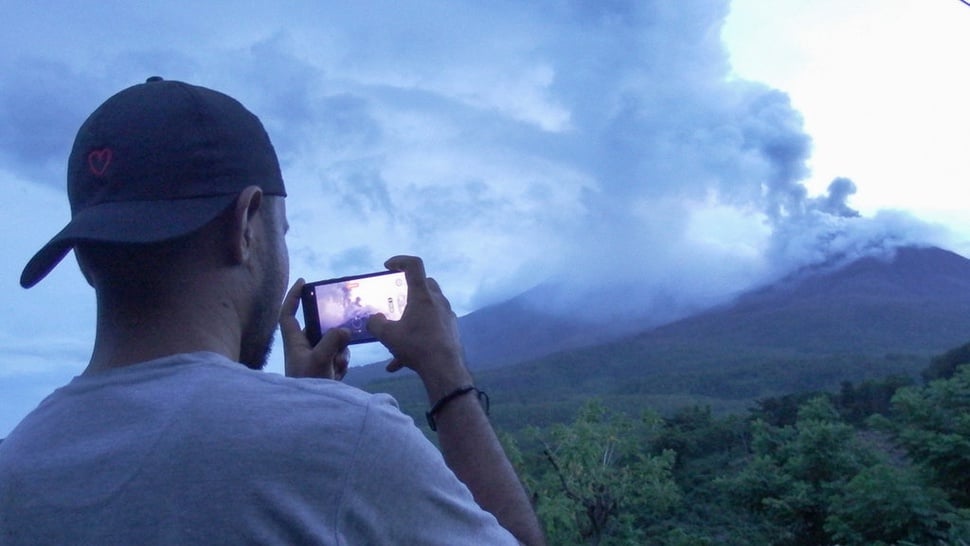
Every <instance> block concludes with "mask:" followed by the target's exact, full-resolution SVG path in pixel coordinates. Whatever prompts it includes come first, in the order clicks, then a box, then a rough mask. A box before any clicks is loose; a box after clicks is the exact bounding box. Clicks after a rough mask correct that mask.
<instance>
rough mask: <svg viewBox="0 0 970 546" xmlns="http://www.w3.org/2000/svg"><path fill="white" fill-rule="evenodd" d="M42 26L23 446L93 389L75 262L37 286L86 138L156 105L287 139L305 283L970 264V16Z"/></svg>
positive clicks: (14, 210) (12, 106)
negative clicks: (169, 90) (176, 104)
mask: <svg viewBox="0 0 970 546" xmlns="http://www.w3.org/2000/svg"><path fill="white" fill-rule="evenodd" d="M35 6H36V4H33V3H16V4H14V5H7V6H5V8H4V15H5V16H4V20H5V30H4V33H3V34H0V70H2V71H3V74H4V78H3V80H2V81H0V117H2V119H3V120H4V123H3V124H0V185H2V187H4V188H5V190H6V192H5V194H6V195H7V196H8V201H7V202H8V206H7V207H6V209H5V214H4V215H3V216H2V217H0V233H2V235H0V236H2V237H3V243H2V244H0V255H2V259H0V283H2V285H3V286H4V287H6V290H4V295H3V296H0V301H2V302H3V308H4V309H5V310H6V311H7V312H6V313H5V314H4V317H3V318H0V349H2V350H3V353H4V354H5V359H4V361H3V362H2V363H0V400H2V401H3V402H2V405H0V437H3V436H5V435H6V434H7V433H8V432H9V430H10V429H12V427H13V426H14V425H15V424H16V422H17V421H19V419H20V418H22V417H23V415H24V414H26V412H28V411H29V410H30V409H31V408H33V407H34V406H36V404H37V403H38V402H39V401H40V400H41V399H42V397H43V396H45V395H46V394H47V393H49V392H50V391H51V390H52V389H54V388H56V387H57V386H59V385H61V384H64V383H65V382H67V381H69V380H70V378H71V377H72V376H74V375H76V374H78V373H80V371H81V370H83V367H84V365H85V363H86V361H87V358H88V356H89V351H90V346H91V342H92V339H93V331H94V330H93V324H94V299H93V294H91V292H90V289H88V287H87V286H86V285H85V284H84V282H83V280H82V278H81V276H80V274H79V273H78V272H77V268H76V266H75V265H74V263H73V259H72V258H68V259H67V260H65V262H64V263H63V264H62V265H61V266H59V267H58V268H57V269H56V270H55V271H54V273H53V274H52V275H51V276H49V277H48V278H47V279H45V280H44V281H42V282H41V283H40V284H39V285H38V286H37V287H35V288H33V289H31V290H29V291H27V290H23V289H21V288H20V287H19V285H18V284H17V283H18V279H19V276H20V271H21V269H22V267H23V265H24V264H25V263H26V261H27V259H29V257H30V256H31V255H32V254H33V253H34V252H35V251H36V250H37V249H39V248H40V246H41V245H43V243H44V242H46V241H47V239H49V238H50V237H51V236H52V235H54V233H56V232H57V231H58V230H59V229H60V228H61V227H62V226H63V225H64V224H65V223H66V222H67V221H68V218H69V210H68V205H67V199H66V195H65V193H64V172H65V161H66V157H67V154H68V152H69V149H70V145H71V141H72V140H73V137H74V133H75V131H76V130H77V127H78V126H79V125H80V123H81V122H82V121H83V119H84V118H85V117H86V116H87V114H89V113H90V111H91V110H93V109H94V108H95V107H96V106H97V105H98V104H100V103H101V102H102V101H103V100H104V99H106V98H107V97H108V96H109V95H111V94H113V93H115V92H117V91H119V90H120V89H122V88H124V87H127V86H128V85H131V84H134V83H138V82H140V81H144V79H145V78H147V77H148V76H151V75H161V76H164V77H166V78H168V79H181V80H186V81H190V82H192V83H196V84H200V85H205V86H208V87H213V88H216V89H219V90H221V91H224V92H227V93H229V94H230V95H233V96H235V97H237V98H239V99H240V100H241V101H242V102H243V103H244V104H246V105H247V106H248V107H249V108H250V109H252V110H253V111H254V112H255V113H256V114H257V115H259V116H260V117H261V119H263V121H264V123H265V124H266V126H267V129H268V131H269V133H270V136H271V137H272V138H273V140H274V143H275V145H276V148H277V150H278V151H279V153H280V156H281V161H282V163H283V169H284V175H285V176H286V179H287V184H288V190H289V193H290V196H291V197H290V198H289V199H288V202H287V209H288V214H289V220H290V224H291V232H290V233H291V235H290V236H289V246H290V251H291V262H292V276H293V277H294V278H295V277H297V276H304V277H307V278H310V279H314V280H315V279H322V278H327V277H334V276H341V275H350V274H356V273H363V272H368V271H375V270H377V269H380V267H381V263H382V262H383V260H384V259H385V258H386V257H388V256H390V255H393V254H397V253H402V252H405V253H415V254H419V255H422V256H423V257H424V258H425V259H426V261H427V263H428V267H429V270H430V272H431V273H432V274H433V275H434V276H436V277H437V278H438V279H439V281H440V282H441V284H442V285H443V287H444V289H445V291H446V293H447V294H448V295H449V297H450V298H451V300H452V302H453V304H454V305H455V307H456V308H457V309H458V310H459V311H461V312H469V311H472V310H474V309H476V308H478V307H480V306H482V305H486V304H489V303H494V302H497V301H501V300H502V299H505V298H508V297H511V296H513V295H515V294H517V293H518V292H520V291H522V290H524V289H526V288H528V287H530V286H533V285H535V284H536V283H539V282H542V281H544V280H546V279H547V278H549V277H553V278H556V279H559V280H560V281H561V282H566V283H567V285H568V286H570V290H567V291H566V292H567V293H574V292H575V293H576V294H580V295H582V294H584V292H583V287H584V286H589V285H590V284H591V281H592V280H596V281H597V282H601V280H602V279H614V280H615V281H616V282H626V283H633V284H635V285H637V286H639V287H641V288H642V290H643V293H642V294H640V295H637V296H634V297H633V298H632V299H631V301H630V304H631V305H636V306H644V305H647V306H649V305H650V302H652V301H656V300H657V298H655V297H654V296H656V295H657V294H665V295H668V296H669V295H671V294H672V295H673V297H672V298H660V299H661V300H662V301H674V302H676V303H677V304H682V305H685V306H689V305H697V304H701V303H703V302H706V301H714V300H716V299H718V298H724V297H727V296H728V295H730V294H732V293H735V292H737V291H738V290H742V289H744V288H746V287H749V286H751V285H752V284H753V283H756V282H759V281H764V280H765V279H770V278H771V277H772V276H776V275H778V274H783V273H784V272H786V271H790V270H791V269H793V268H796V267H800V266H803V265H806V264H809V263H812V262H815V261H818V260H822V259H826V258H827V257H828V256H831V255H833V254H841V255H846V256H852V255H857V254H859V253H865V252H870V251H872V250H873V249H878V248H883V247H884V246H886V245H893V244H905V243H932V244H939V245H942V246H945V247H947V248H950V249H952V250H955V251H958V252H960V253H962V254H964V255H970V243H968V241H970V220H968V219H967V215H966V214H964V209H965V207H966V205H965V199H966V198H967V195H968V194H967V192H966V191H965V190H964V189H963V188H964V185H965V184H966V183H967V182H968V181H970V161H968V160H967V158H966V153H965V151H964V149H963V148H965V145H966V142H968V136H970V135H968V134H967V133H968V129H967V128H968V127H970V101H968V100H967V97H970V80H968V79H967V78H965V77H963V72H964V70H963V69H962V68H963V67H964V66H965V65H966V58H965V55H966V52H968V51H970V7H967V6H965V5H964V4H962V3H961V2H959V1H958V0H854V1H853V2H844V1H837V0H817V1H814V2H805V1H804V0H802V1H795V0H772V1H770V2H769V1H763V0H762V1H758V0H736V1H735V2H733V4H732V5H731V6H730V15H729V14H728V12H729V5H728V2H727V1H726V0H725V1H721V2H718V1H712V0H684V1H682V2H667V1H665V0H663V1H661V0H654V1H644V0H626V1H619V2H608V3H607V2H603V3H600V2H563V3H557V4H554V6H555V7H552V8H550V7H549V4H548V3H539V2H519V1H511V0H510V1H505V2H494V3H487V4H486V3H481V2H475V1H473V0H467V1H464V2H462V1H455V2H440V1H431V0H416V1H415V2H408V3H400V2H393V1H390V0H387V1H372V2H357V3H343V2H340V3H338V2H318V1H302V2H301V1H293V2H276V3H265V4H261V3H258V2H253V3H247V4H246V8H240V7H238V6H234V7H233V8H232V9H229V8H226V7H225V6H223V5H222V4H219V3H199V2H188V1H181V0H173V1H171V2H166V3H159V4H151V5H150V6H147V7H146V5H144V4H142V3H139V4H137V5H135V4H132V3H129V2H124V1H121V0H104V1H102V2H97V3H94V4H86V6H85V9H83V10H78V9H77V7H76V5H75V4H74V3H70V2H66V1H64V0H59V1H51V2H45V3H44V5H43V8H38V7H35ZM263 6H265V7H263ZM229 13H231V14H232V15H231V16H228V14H229ZM725 20H726V25H722V23H724V22H725ZM722 27H723V37H724V40H725V42H726V43H727V45H728V48H725V47H724V44H723V43H722V41H721V36H722V32H721V31H722ZM728 63H730V64H728ZM789 99H790V102H789ZM809 168H810V171H809V170H808V169H809ZM837 177H846V178H848V179H851V181H852V182H848V181H842V182H839V183H838V184H835V185H833V186H832V190H831V191H829V184H830V183H831V182H832V181H833V180H834V179H836V178H837ZM853 187H854V188H855V190H856V191H855V193H853V191H852V189H853ZM854 211H858V212H859V213H861V215H855V214H854ZM569 283H572V284H569ZM567 303H569V302H567ZM571 303H573V304H575V303H576V302H575V300H574V301H572V302H571ZM380 356H382V353H380V352H379V351H373V350H370V349H366V348H355V351H354V359H355V360H356V361H358V363H363V362H369V361H371V360H373V359H374V358H378V357H380ZM280 369H281V366H280V363H279V358H278V356H277V357H275V358H274V360H273V361H272V363H271V366H270V370H271V371H274V372H278V371H279V370H280Z"/></svg>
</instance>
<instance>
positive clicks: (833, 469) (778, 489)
mask: <svg viewBox="0 0 970 546" xmlns="http://www.w3.org/2000/svg"><path fill="white" fill-rule="evenodd" d="M752 448H753V451H754V453H753V456H752V458H751V460H750V461H749V462H748V464H747V466H746V467H745V468H744V469H743V470H742V471H741V472H739V473H738V475H737V476H735V477H733V478H728V479H724V480H722V482H721V483H722V485H723V486H724V487H726V488H727V490H728V491H730V493H731V494H732V495H733V496H734V497H735V498H736V499H737V500H738V501H739V502H741V503H743V504H744V505H746V506H748V507H749V508H750V509H751V510H753V511H755V512H756V513H760V514H763V515H764V516H765V517H766V518H767V520H768V521H767V524H768V525H769V528H770V529H773V532H774V537H773V540H772V542H773V543H774V544H792V545H814V544H826V543H829V542H830V540H829V538H830V537H829V536H828V532H827V531H826V529H825V521H826V518H827V517H828V516H829V502H830V500H831V498H832V496H833V495H834V494H836V493H837V492H838V491H839V490H840V489H841V488H842V487H843V486H844V485H845V484H846V483H848V482H849V480H851V479H852V478H853V477H854V476H855V475H856V474H858V473H859V471H861V470H862V469H863V468H866V467H867V466H869V465H871V464H873V463H874V462H875V457H874V456H873V455H872V454H871V453H870V452H869V451H868V450H867V449H865V448H864V447H863V446H861V445H859V444H858V443H857V441H856V438H855V429H854V428H853V427H852V426H850V425H848V424H846V423H845V422H844V421H843V420H842V419H841V417H840V416H839V414H838V412H837V411H836V409H835V407H834V406H832V404H831V402H830V401H829V400H828V398H827V397H825V396H817V397H815V398H813V399H811V400H809V401H808V402H806V403H804V404H803V405H802V406H800V407H799V409H798V417H797V419H796V422H795V425H794V426H784V427H776V426H772V425H769V424H767V423H764V422H756V423H755V424H754V427H753V438H752Z"/></svg>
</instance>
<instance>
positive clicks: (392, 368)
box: [384, 358, 404, 373]
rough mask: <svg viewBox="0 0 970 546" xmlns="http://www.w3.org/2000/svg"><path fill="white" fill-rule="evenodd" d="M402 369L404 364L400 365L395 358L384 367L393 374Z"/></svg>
mask: <svg viewBox="0 0 970 546" xmlns="http://www.w3.org/2000/svg"><path fill="white" fill-rule="evenodd" d="M403 367H404V364H401V361H400V360H398V359H396V358H392V359H391V361H390V362H388V363H387V366H385V367H384V369H385V370H387V371H389V372H391V373H394V372H396V371H398V370H400V369H401V368H403Z"/></svg>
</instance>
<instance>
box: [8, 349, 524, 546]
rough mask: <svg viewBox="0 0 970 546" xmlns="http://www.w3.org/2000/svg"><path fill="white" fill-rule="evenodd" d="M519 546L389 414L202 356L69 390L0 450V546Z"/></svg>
mask: <svg viewBox="0 0 970 546" xmlns="http://www.w3.org/2000/svg"><path fill="white" fill-rule="evenodd" d="M244 543H259V544H354V545H356V544H367V545H369V544H422V545H423V544H448V545H458V544H516V543H517V542H516V541H515V540H514V538H513V537H512V536H511V535H510V534H509V533H508V532H507V531H506V530H505V529H503V528H502V527H501V526H499V524H498V522H497V521H496V520H495V518H494V517H493V516H492V515H491V514H489V513H487V512H485V511H483V510H482V509H481V508H479V506H478V505H477V504H476V503H475V501H474V499H473V498H472V496H471V493H470V492H469V491H468V489H467V488H466V487H465V486H464V484H462V483H461V482H460V481H459V480H458V479H457V478H456V477H455V475H454V474H453V473H452V472H451V470H450V469H448V467H447V466H446V465H445V463H444V460H443V458H442V457H441V454H440V453H439V452H438V450H437V449H436V448H435V447H434V446H433V445H432V444H431V443H430V442H428V440H427V439H426V438H425V437H424V436H423V435H422V434H421V433H420V431H419V430H418V429H417V428H416V427H415V426H414V423H413V422H412V421H411V419H410V418H409V417H407V416H405V415H404V414H402V413H401V412H400V411H399V410H398V408H397V405H396V403H395V402H394V400H393V399H392V398H390V397H388V396H385V395H371V394H367V393H365V392H363V391H360V390H358V389H355V388H353V387H349V386H347V385H344V384H342V383H339V382H336V381H329V380H323V379H319V380H318V379H289V378H285V377H281V376H279V375H275V374H268V373H263V372H256V371H252V370H249V369H247V368H245V367H244V366H242V365H240V364H238V363H235V362H232V361H230V360H228V359H226V358H224V357H222V356H220V355H217V354H214V353H192V354H182V355H175V356H172V357H167V358H163V359H159V360H153V361H150V362H144V363H141V364H136V365H133V366H128V367H124V368H119V369H115V370H111V371H107V372H103V373H97V374H92V375H89V376H80V377H77V378H75V379H74V380H73V381H72V382H71V383H69V384H68V385H66V386H65V387H62V388H60V389H58V390H57V391H55V392H54V393H53V394H51V395H50V396H49V397H48V398H47V399H45V400H44V401H43V402H42V403H41V404H40V405H39V406H38V407H37V409H36V410H34V411H33V412H32V413H31V414H30V415H28V416H27V417H26V418H25V419H24V420H23V422H21V424H20V425H18V427H17V428H16V429H15V430H14V431H13V432H12V433H11V434H10V436H9V437H8V438H7V439H6V440H4V441H3V442H2V443H0V544H3V545H6V544H244Z"/></svg>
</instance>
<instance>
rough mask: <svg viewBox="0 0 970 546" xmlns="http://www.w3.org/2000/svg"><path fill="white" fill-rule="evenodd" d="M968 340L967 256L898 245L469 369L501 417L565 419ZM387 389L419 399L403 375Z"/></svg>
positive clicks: (730, 405)
mask: <svg viewBox="0 0 970 546" xmlns="http://www.w3.org/2000/svg"><path fill="white" fill-rule="evenodd" d="M968 339H970V260H967V259H965V258H963V257H961V256H959V255H956V254H954V253H952V252H948V251H945V250H941V249H937V248H903V249H899V250H898V252H896V253H895V255H894V256H893V257H891V258H887V259H879V258H865V259H862V260H858V261H856V262H853V263H851V264H849V265H847V266H845V267H842V268H839V269H835V270H821V271H820V272H819V271H816V272H810V273H803V274H800V275H795V276H792V277H790V278H788V279H786V280H784V281H782V282H779V283H776V284H774V285H772V286H769V287H766V288H764V289H761V290H758V291H754V292H751V293H748V294H746V295H744V296H742V297H741V298H739V299H738V300H737V301H736V302H734V303H733V304H731V305H726V306H722V307H720V308H718V309H713V310H710V311H708V312H705V313H701V314H699V315H695V316H692V317H689V318H686V319H683V320H680V321H677V322H674V323H671V324H667V325H665V326H662V327H659V328H656V329H653V330H650V331H647V332H643V333H640V334H637V335H634V336H631V337H626V338H623V339H621V340H617V341H613V342H610V343H605V344H600V345H597V346H593V347H587V348H582V349H576V350H569V351H564V352H560V353H556V354H554V355H549V356H545V357H542V358H539V359H536V360H532V361H529V362H526V363H522V364H518V365H515V366H510V367H504V368H499V369H493V370H487V371H483V372H479V373H478V381H479V383H480V384H481V385H483V386H484V387H485V388H488V389H490V390H491V391H492V392H493V403H494V404H495V405H496V406H502V407H505V408H506V409H505V411H503V413H502V416H497V418H498V420H499V421H504V424H506V425H510V426H514V425H516V424H521V423H522V422H524V421H528V422H533V423H536V422H539V423H541V422H548V421H554V420H557V419H559V418H561V417H568V415H569V414H570V413H569V412H571V411H572V409H574V408H575V407H576V406H577V405H578V404H579V403H580V402H581V400H582V399H584V398H587V397H589V396H601V397H606V398H607V399H608V400H609V401H610V403H611V404H612V405H615V406H618V407H623V408H625V409H630V410H636V409H639V408H642V407H654V408H660V409H665V408H666V409H669V408H674V407H677V406H681V405H684V404H688V403H691V404H693V403H702V404H709V405H711V406H712V407H714V408H715V409H721V410H737V409H744V408H746V407H749V406H750V405H751V404H752V402H753V401H754V400H756V399H758V398H762V397H766V396H774V395H779V394H786V393H790V392H796V391H804V390H815V389H833V388H837V387H838V385H839V383H840V382H841V381H844V380H850V381H860V380H863V379H866V378H875V377H883V376H885V375H889V374H909V375H914V374H916V373H918V371H919V370H921V369H922V368H923V367H925V366H926V364H927V360H928V358H929V357H930V356H932V355H934V354H939V353H941V352H943V351H945V350H947V349H950V348H952V347H955V346H957V345H961V344H963V343H965V342H966V341H967V340H968ZM368 388H369V389H371V390H388V391H391V392H392V393H393V394H395V395H396V396H398V397H399V399H400V400H401V402H402V405H404V406H405V407H406V406H408V405H409V404H414V405H415V408H417V407H420V406H421V405H423V403H424V400H423V399H421V398H420V397H418V398H415V397H414V395H413V393H414V392H420V389H416V388H415V385H414V384H411V385H408V384H407V382H380V383H375V384H373V385H371V386H370V387H368Z"/></svg>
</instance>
